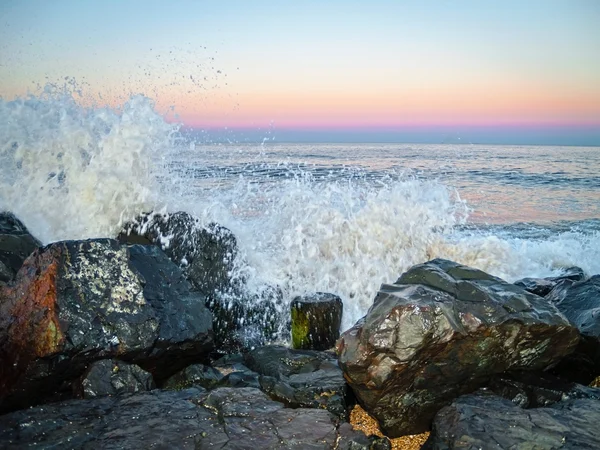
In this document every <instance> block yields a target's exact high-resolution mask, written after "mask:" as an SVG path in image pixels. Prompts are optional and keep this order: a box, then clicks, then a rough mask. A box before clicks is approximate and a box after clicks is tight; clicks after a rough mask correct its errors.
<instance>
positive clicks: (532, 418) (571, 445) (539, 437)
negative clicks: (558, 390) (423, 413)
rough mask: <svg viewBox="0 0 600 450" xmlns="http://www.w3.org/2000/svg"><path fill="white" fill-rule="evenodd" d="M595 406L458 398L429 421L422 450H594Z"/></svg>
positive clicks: (598, 410)
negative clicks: (524, 406) (541, 405)
mask: <svg viewBox="0 0 600 450" xmlns="http://www.w3.org/2000/svg"><path fill="white" fill-rule="evenodd" d="M599 421H600V402H599V401H597V400H591V399H576V400H567V401H564V402H559V403H556V404H554V405H553V406H551V407H547V408H535V409H521V408H519V407H518V406H516V405H515V404H514V403H512V402H511V401H510V400H506V399H503V398H500V397H496V396H493V395H489V394H485V393H482V394H471V395H466V396H464V397H460V398H459V399H457V400H456V401H455V402H453V403H452V404H451V405H450V406H447V407H445V408H443V409H442V410H441V411H440V412H439V413H438V414H437V415H436V417H435V420H434V422H433V428H432V431H431V434H430V436H429V440H428V441H427V443H426V444H425V445H424V446H423V448H424V449H427V450H448V449H455V450H459V449H464V450H471V449H482V450H488V449H489V450H491V449H521V448H523V449H524V448H528V449H536V450H555V449H564V450H582V449H590V450H591V449H597V448H600V433H598V423H599Z"/></svg>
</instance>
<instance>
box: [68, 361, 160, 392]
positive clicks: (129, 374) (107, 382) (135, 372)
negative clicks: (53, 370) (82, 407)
mask: <svg viewBox="0 0 600 450" xmlns="http://www.w3.org/2000/svg"><path fill="white" fill-rule="evenodd" d="M154 388H156V386H155V384H154V380H153V379H152V375H151V374H149V373H148V372H146V371H145V370H143V369H142V368H141V367H139V366H136V365H135V364H127V363H125V362H123V361H118V360H111V359H103V360H101V361H97V362H95V363H93V364H92V365H91V366H90V367H89V369H88V370H87V372H86V373H85V374H84V375H83V376H82V377H81V381H80V383H75V384H74V390H75V393H76V395H78V396H81V397H83V398H95V397H104V396H106V395H120V394H124V393H134V392H141V391H150V390H152V389H154Z"/></svg>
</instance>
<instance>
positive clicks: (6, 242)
mask: <svg viewBox="0 0 600 450" xmlns="http://www.w3.org/2000/svg"><path fill="white" fill-rule="evenodd" d="M41 245H42V244H41V243H40V241H38V240H37V239H36V238H34V237H33V236H32V235H31V234H30V233H29V231H27V228H26V227H25V225H23V223H22V222H21V221H20V220H19V219H17V218H16V217H15V216H14V215H13V214H12V213H9V212H0V281H4V282H7V281H11V280H12V279H13V278H14V277H15V275H16V274H17V272H18V271H19V269H20V268H21V266H22V265H23V261H25V259H26V258H27V257H28V256H29V255H31V253H32V252H33V251H34V250H35V249H36V248H38V247H39V246H41Z"/></svg>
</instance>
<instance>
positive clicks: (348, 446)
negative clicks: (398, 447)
mask: <svg viewBox="0 0 600 450" xmlns="http://www.w3.org/2000/svg"><path fill="white" fill-rule="evenodd" d="M338 433H339V435H340V439H339V441H338V445H337V447H336V450H392V443H391V442H390V440H389V439H388V438H386V437H379V436H375V435H371V436H367V435H365V434H364V433H361V432H357V431H354V430H353V429H352V425H350V424H349V423H347V422H344V423H341V424H340V426H339V428H338Z"/></svg>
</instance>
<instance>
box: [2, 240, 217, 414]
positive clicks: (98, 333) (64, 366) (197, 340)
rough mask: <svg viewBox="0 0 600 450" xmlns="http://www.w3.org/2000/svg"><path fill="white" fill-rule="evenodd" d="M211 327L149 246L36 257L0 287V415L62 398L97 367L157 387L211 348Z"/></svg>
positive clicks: (104, 246)
mask: <svg viewBox="0 0 600 450" xmlns="http://www.w3.org/2000/svg"><path fill="white" fill-rule="evenodd" d="M211 322H212V318H211V315H210V312H209V311H208V310H207V309H206V308H205V306H204V298H203V297H202V296H201V295H199V294H197V293H192V292H190V290H189V285H188V283H187V281H186V280H185V279H184V277H183V274H182V273H181V271H180V270H179V268H177V266H175V264H173V263H172V262H171V261H170V260H169V259H168V258H167V257H166V255H164V254H163V253H162V251H161V250H160V249H158V248H157V247H153V246H152V247H150V246H132V247H126V246H122V245H120V244H118V243H117V242H116V241H114V240H110V239H97V240H88V241H64V242H57V243H54V244H51V245H49V246H47V247H44V248H40V249H38V250H36V251H35V252H34V253H33V254H32V255H31V256H30V257H29V258H28V259H27V260H26V261H25V263H24V265H23V267H22V268H21V270H20V271H19V273H18V274H17V278H16V279H15V281H14V282H13V283H12V284H9V285H5V286H3V287H1V288H0V359H1V360H2V362H3V363H2V364H1V365H0V411H9V410H13V409H15V408H20V407H24V406H28V405H31V404H35V403H39V402H42V401H47V400H52V399H60V398H62V397H63V396H65V395H66V396H68V395H70V393H71V391H72V389H71V383H72V382H73V381H74V380H75V379H77V378H78V377H80V376H81V374H82V373H83V372H84V370H85V369H86V368H87V367H88V366H89V365H90V364H91V363H93V362H94V361H96V360H99V359H105V358H120V359H122V360H126V361H130V362H134V363H136V364H138V365H140V366H141V367H143V368H144V369H145V370H147V371H149V372H151V373H152V374H153V376H155V377H157V378H158V379H160V378H165V377H167V376H169V375H171V374H172V373H174V372H175V371H177V370H179V369H180V368H182V367H185V366H186V365H187V364H189V363H190V362H193V361H197V360H198V359H199V358H201V357H202V356H203V355H205V354H207V352H208V351H210V350H211V349H212V330H211Z"/></svg>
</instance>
